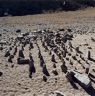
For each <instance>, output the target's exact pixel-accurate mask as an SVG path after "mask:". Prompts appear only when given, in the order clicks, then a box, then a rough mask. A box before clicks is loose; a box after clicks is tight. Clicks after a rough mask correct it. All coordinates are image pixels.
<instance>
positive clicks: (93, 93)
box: [77, 81, 95, 96]
mask: <svg viewBox="0 0 95 96" xmlns="http://www.w3.org/2000/svg"><path fill="white" fill-rule="evenodd" d="M77 83H78V84H79V85H80V86H81V87H82V88H83V89H84V90H85V91H86V92H87V93H88V94H89V95H90V96H95V89H94V88H93V86H92V85H91V86H89V87H86V86H84V85H83V84H82V83H80V82H79V81H78V82H77Z"/></svg>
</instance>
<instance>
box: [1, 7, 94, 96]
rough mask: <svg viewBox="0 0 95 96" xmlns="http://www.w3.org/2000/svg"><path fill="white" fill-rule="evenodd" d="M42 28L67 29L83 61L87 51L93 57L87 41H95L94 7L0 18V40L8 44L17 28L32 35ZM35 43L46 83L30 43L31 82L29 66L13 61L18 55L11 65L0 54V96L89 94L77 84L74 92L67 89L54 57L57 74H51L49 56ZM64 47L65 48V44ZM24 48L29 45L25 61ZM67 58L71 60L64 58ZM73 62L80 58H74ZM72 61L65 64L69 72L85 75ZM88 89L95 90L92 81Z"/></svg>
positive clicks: (69, 88)
mask: <svg viewBox="0 0 95 96" xmlns="http://www.w3.org/2000/svg"><path fill="white" fill-rule="evenodd" d="M44 28H46V29H51V30H57V29H58V28H64V29H66V28H71V29H72V30H73V35H74V39H73V40H72V41H71V42H72V45H73V46H74V47H78V46H80V45H81V46H80V50H81V51H82V52H83V56H84V58H85V59H86V58H87V52H88V50H90V51H91V55H92V57H93V58H95V42H93V41H92V40H91V38H94V39H95V8H88V9H85V10H79V11H72V12H71V11H70V12H61V13H60V12H59V13H52V14H41V15H40V14H39V15H32V16H20V17H19V16H16V17H0V34H2V37H0V39H3V40H7V41H9V38H11V37H14V38H15V37H16V36H17V33H16V32H15V31H16V30H17V29H21V31H22V32H33V31H34V30H36V29H44ZM38 44H39V47H40V50H41V53H42V56H43V57H44V60H45V63H46V65H47V69H48V71H49V73H50V76H49V77H48V80H47V82H44V81H43V80H42V77H43V73H42V71H41V67H40V66H39V58H38V49H37V46H36V44H34V49H32V50H31V52H32V55H33V59H34V64H35V67H36V73H35V74H33V77H32V79H30V78H29V71H28V70H29V66H28V65H18V64H17V62H16V59H17V56H18V54H16V56H15V58H14V60H13V63H8V62H7V58H5V57H4V54H5V50H3V51H0V71H1V72H3V75H2V76H1V77H0V96H43V95H44V96H49V95H50V94H52V92H54V91H56V90H58V91H61V92H63V93H64V94H66V96H89V95H90V94H89V93H87V92H86V91H85V90H84V89H83V88H82V87H80V86H79V85H78V84H77V86H78V89H74V88H73V87H72V86H71V84H70V83H69V82H68V80H67V79H66V77H65V74H64V73H63V72H62V71H61V68H60V65H61V64H62V62H61V61H60V60H59V59H58V57H57V56H56V61H57V64H56V66H57V68H56V70H57V71H58V75H57V76H55V75H54V74H53V73H52V70H53V67H52V64H53V63H52V62H51V60H50V59H51V57H50V55H49V53H48V52H45V50H44V48H43V47H42V46H41V41H38ZM87 44H88V45H87ZM66 45H67V48H68V42H67V43H66ZM28 47H29V45H27V46H26V47H25V50H24V54H25V57H26V58H29V56H28V55H29V50H28V49H29V48H28ZM89 47H91V48H89ZM71 54H72V55H75V54H76V52H75V51H73V52H72V53H71ZM68 58H71V57H69V56H68ZM71 59H72V58H71ZM77 59H80V58H79V57H77ZM72 62H73V66H71V65H70V64H69V61H66V64H67V66H68V68H69V69H75V68H77V70H78V71H79V72H82V73H85V69H83V67H82V66H81V65H80V64H78V62H76V61H74V60H72ZM81 62H82V64H85V62H83V61H81ZM88 62H89V64H90V69H91V70H92V68H93V69H95V65H94V63H95V62H92V61H88ZM12 65H14V67H12ZM92 86H93V88H95V84H94V83H93V82H92ZM42 94H43V95H42ZM51 96H52V95H51ZM91 96H95V95H91Z"/></svg>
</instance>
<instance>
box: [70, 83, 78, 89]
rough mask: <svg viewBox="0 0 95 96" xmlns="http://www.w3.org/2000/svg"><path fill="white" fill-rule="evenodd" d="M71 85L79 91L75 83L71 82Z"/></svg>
mask: <svg viewBox="0 0 95 96" xmlns="http://www.w3.org/2000/svg"><path fill="white" fill-rule="evenodd" d="M70 84H71V86H72V87H73V88H74V89H77V90H78V87H77V85H76V84H75V82H74V81H70Z"/></svg>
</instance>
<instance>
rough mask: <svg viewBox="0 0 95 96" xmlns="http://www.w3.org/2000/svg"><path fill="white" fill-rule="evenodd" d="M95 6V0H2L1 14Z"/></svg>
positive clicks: (34, 12)
mask: <svg viewBox="0 0 95 96" xmlns="http://www.w3.org/2000/svg"><path fill="white" fill-rule="evenodd" d="M88 6H92V7H94V6H95V0H0V16H4V15H13V16H15V15H27V14H38V13H44V12H48V11H49V12H54V11H62V10H65V11H69V10H78V9H81V8H86V7H88Z"/></svg>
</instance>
